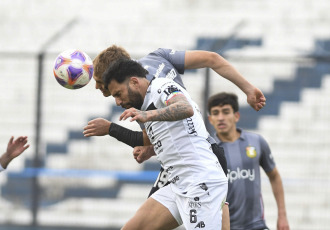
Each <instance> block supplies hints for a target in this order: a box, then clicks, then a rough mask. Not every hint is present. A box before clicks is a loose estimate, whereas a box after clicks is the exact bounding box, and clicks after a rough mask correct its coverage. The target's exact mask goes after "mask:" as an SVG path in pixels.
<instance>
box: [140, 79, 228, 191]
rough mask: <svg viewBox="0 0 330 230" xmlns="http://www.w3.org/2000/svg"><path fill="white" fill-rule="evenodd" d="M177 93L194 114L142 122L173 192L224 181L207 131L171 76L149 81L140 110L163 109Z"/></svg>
mask: <svg viewBox="0 0 330 230" xmlns="http://www.w3.org/2000/svg"><path fill="white" fill-rule="evenodd" d="M178 95H184V96H185V97H186V98H187V100H188V101H189V103H190V104H191V105H192V107H193V110H194V115H193V116H191V117H189V118H186V119H182V120H177V121H148V122H146V123H144V125H145V128H146V131H147V134H148V137H149V139H150V141H151V143H152V144H153V146H154V150H155V153H156V155H157V159H158V160H159V161H160V162H161V164H162V166H163V168H164V170H165V171H167V172H168V173H169V180H170V181H171V182H172V183H171V186H172V189H173V191H174V192H175V193H180V194H181V195H182V194H186V193H187V192H188V191H189V189H190V188H191V187H192V186H196V185H199V184H201V183H221V182H222V183H227V178H226V176H225V174H224V172H223V170H222V168H221V166H220V164H219V162H218V159H217V157H216V156H215V154H213V152H212V149H211V144H210V143H209V141H208V140H207V139H208V137H209V133H208V132H207V130H206V127H205V125H204V121H203V118H202V116H201V114H200V112H199V110H198V107H197V105H196V103H194V102H193V101H192V99H191V98H190V96H189V94H188V93H187V91H186V90H185V89H184V88H183V87H181V86H180V85H179V84H177V83H176V82H174V81H173V80H171V79H166V78H156V79H154V80H153V81H151V83H150V85H149V88H148V90H147V93H146V96H145V98H144V102H143V105H142V107H141V110H142V111H147V110H155V109H161V108H165V107H166V106H167V104H168V102H169V101H170V100H171V99H172V98H173V97H176V96H178Z"/></svg>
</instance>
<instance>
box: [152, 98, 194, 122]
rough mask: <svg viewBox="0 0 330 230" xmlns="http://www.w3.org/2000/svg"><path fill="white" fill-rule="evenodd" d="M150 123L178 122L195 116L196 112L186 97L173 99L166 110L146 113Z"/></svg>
mask: <svg viewBox="0 0 330 230" xmlns="http://www.w3.org/2000/svg"><path fill="white" fill-rule="evenodd" d="M146 112H147V113H148V115H147V119H148V121H178V120H182V119H185V118H188V117H191V116H193V115H194V110H193V107H192V106H191V104H190V103H189V102H188V100H187V98H186V97H185V96H184V95H178V96H175V97H173V98H172V99H171V100H170V101H168V104H167V106H166V107H165V108H161V109H156V110H150V111H146Z"/></svg>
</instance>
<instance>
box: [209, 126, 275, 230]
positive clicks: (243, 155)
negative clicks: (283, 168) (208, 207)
mask: <svg viewBox="0 0 330 230" xmlns="http://www.w3.org/2000/svg"><path fill="white" fill-rule="evenodd" d="M238 130H239V131H240V132H241V136H240V138H239V139H238V140H236V141H235V142H232V143H229V142H221V141H220V140H219V138H218V137H217V136H216V135H215V136H214V137H215V139H216V141H217V143H218V144H219V146H222V147H223V148H224V151H225V155H226V159H227V167H228V194H227V201H228V202H229V212H230V229H232V230H233V229H235V230H238V229H240V230H243V229H244V230H249V229H251V230H252V229H261V228H266V223H265V220H264V207H263V200H262V194H261V181H260V166H261V167H262V168H263V170H264V171H265V172H269V171H271V170H272V169H274V167H275V162H274V159H273V157H272V154H271V151H270V148H269V146H268V144H267V142H266V141H265V139H264V138H263V137H262V136H260V135H258V134H255V133H251V132H246V131H243V130H241V129H238Z"/></svg>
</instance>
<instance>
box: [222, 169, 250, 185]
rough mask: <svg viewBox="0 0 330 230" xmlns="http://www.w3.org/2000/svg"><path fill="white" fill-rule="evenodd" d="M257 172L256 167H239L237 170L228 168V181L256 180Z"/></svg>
mask: <svg viewBox="0 0 330 230" xmlns="http://www.w3.org/2000/svg"><path fill="white" fill-rule="evenodd" d="M254 179H255V172H254V169H240V168H239V167H237V170H232V171H231V170H230V169H228V181H229V182H230V183H232V182H233V181H235V180H250V181H254Z"/></svg>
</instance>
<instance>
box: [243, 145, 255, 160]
mask: <svg viewBox="0 0 330 230" xmlns="http://www.w3.org/2000/svg"><path fill="white" fill-rule="evenodd" d="M245 150H246V155H247V156H248V157H250V158H255V157H256V156H257V151H256V148H255V147H253V146H248V147H246V149H245Z"/></svg>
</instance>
